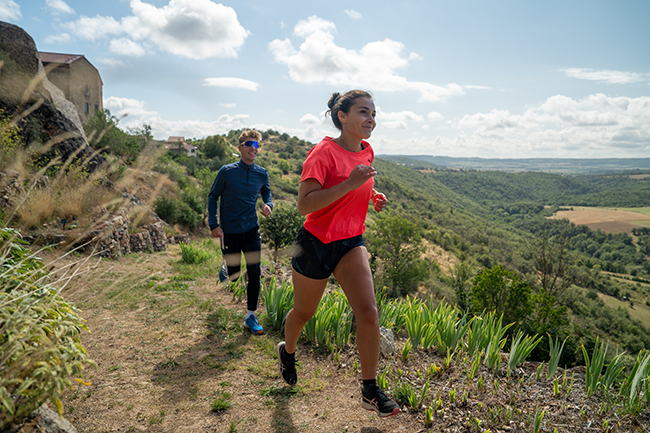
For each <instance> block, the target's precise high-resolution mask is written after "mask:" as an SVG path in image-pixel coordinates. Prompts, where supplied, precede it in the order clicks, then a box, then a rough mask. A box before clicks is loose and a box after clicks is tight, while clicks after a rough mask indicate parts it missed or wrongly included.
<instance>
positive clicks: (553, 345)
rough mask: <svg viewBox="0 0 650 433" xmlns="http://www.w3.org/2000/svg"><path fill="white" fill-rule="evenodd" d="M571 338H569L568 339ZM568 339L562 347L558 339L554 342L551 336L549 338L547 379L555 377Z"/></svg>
mask: <svg viewBox="0 0 650 433" xmlns="http://www.w3.org/2000/svg"><path fill="white" fill-rule="evenodd" d="M567 338H569V337H567ZM567 338H565V339H564V341H562V346H560V342H559V340H558V339H556V340H555V341H553V339H552V338H551V336H550V335H549V336H548V345H549V348H550V349H549V357H550V359H549V360H548V366H547V367H546V378H547V379H550V378H552V377H553V376H555V371H556V370H557V364H558V362H559V361H560V356H561V355H562V350H563V349H564V343H566V340H567Z"/></svg>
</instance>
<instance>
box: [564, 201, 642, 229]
mask: <svg viewBox="0 0 650 433" xmlns="http://www.w3.org/2000/svg"><path fill="white" fill-rule="evenodd" d="M649 213H650V208H648V207H645V208H638V209H631V208H627V209H607V208H598V207H582V206H574V207H573V210H567V211H558V212H556V213H555V215H553V216H552V217H551V219H564V218H566V219H568V220H569V221H571V222H572V223H574V224H584V225H586V226H588V227H589V228H591V229H592V230H598V229H600V230H602V231H604V232H606V233H623V232H625V233H628V234H631V232H632V229H633V228H635V227H643V226H649V225H650V219H648V215H649Z"/></svg>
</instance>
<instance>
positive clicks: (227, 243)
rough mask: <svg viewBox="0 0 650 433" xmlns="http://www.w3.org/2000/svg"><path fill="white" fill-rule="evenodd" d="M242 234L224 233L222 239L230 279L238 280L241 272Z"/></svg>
mask: <svg viewBox="0 0 650 433" xmlns="http://www.w3.org/2000/svg"><path fill="white" fill-rule="evenodd" d="M241 243H242V235H240V234H229V233H224V234H223V238H222V239H221V253H222V254H223V258H224V260H225V261H226V267H227V268H228V279H229V280H230V281H237V279H238V278H239V275H240V273H241Z"/></svg>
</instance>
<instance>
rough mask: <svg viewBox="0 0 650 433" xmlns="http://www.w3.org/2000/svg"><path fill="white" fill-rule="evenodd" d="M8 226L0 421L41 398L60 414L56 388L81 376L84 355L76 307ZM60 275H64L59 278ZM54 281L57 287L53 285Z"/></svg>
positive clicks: (2, 244) (1, 244) (2, 276)
mask: <svg viewBox="0 0 650 433" xmlns="http://www.w3.org/2000/svg"><path fill="white" fill-rule="evenodd" d="M24 245H25V243H24V242H23V241H22V240H21V239H20V235H19V233H18V232H16V231H15V230H13V229H10V228H2V229H0V264H1V269H2V270H1V271H0V366H1V367H2V368H0V405H1V406H2V411H1V415H0V426H3V425H7V424H8V423H10V422H14V421H17V420H21V419H23V418H24V417H26V416H27V415H29V413H30V412H31V411H32V410H34V409H36V408H38V407H39V406H40V405H41V404H42V403H44V402H45V401H47V400H50V401H52V403H54V405H55V406H56V408H57V410H58V412H59V414H63V405H62V403H61V400H60V396H61V394H62V393H63V392H64V390H65V389H66V388H69V389H72V383H73V382H72V380H71V379H72V378H75V376H76V378H75V380H77V381H78V382H79V383H81V384H85V385H89V384H88V383H86V382H84V381H83V371H84V366H85V365H86V364H89V365H93V366H94V365H95V363H94V362H93V361H92V360H91V359H89V358H88V354H87V351H86V349H85V347H84V346H83V344H82V343H81V330H82V329H86V330H87V329H88V328H87V327H86V324H85V321H84V319H83V318H82V317H81V316H79V314H78V310H77V309H76V308H75V307H74V306H73V305H72V304H70V303H68V302H66V301H65V300H64V299H63V298H62V297H61V296H60V294H59V291H60V290H61V289H62V286H65V281H67V279H69V278H70V277H71V276H70V275H66V276H63V277H60V279H56V280H55V281H52V282H50V281H49V280H50V279H51V276H50V274H49V272H48V270H47V268H46V267H45V265H44V264H43V261H42V260H41V259H39V258H38V257H37V256H36V255H35V254H33V253H32V252H31V251H30V250H29V249H27V248H26V247H24ZM62 278H65V279H66V280H62ZM57 286H59V287H57Z"/></svg>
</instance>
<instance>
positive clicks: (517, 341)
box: [508, 331, 542, 375]
mask: <svg viewBox="0 0 650 433" xmlns="http://www.w3.org/2000/svg"><path fill="white" fill-rule="evenodd" d="M536 337H537V335H535V336H532V337H531V336H528V335H526V336H524V333H523V332H521V331H519V333H518V334H517V336H516V337H515V338H514V339H513V340H512V343H511V345H510V356H509V357H508V375H510V372H511V371H512V370H513V369H514V368H515V367H516V366H517V365H519V364H521V363H522V362H524V360H525V359H526V358H527V357H528V355H530V352H532V351H533V349H535V347H536V346H537V345H538V344H539V342H540V341H542V337H539V338H537V339H536Z"/></svg>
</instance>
